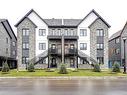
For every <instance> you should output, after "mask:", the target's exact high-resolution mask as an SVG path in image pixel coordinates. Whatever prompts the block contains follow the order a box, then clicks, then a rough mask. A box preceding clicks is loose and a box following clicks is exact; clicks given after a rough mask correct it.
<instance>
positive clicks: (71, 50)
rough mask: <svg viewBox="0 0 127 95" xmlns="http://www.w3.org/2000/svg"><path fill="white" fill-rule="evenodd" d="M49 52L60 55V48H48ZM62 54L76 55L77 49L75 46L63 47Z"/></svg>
mask: <svg viewBox="0 0 127 95" xmlns="http://www.w3.org/2000/svg"><path fill="white" fill-rule="evenodd" d="M49 54H51V55H62V51H61V49H58V48H55V49H53V48H49ZM64 54H65V55H76V54H77V49H76V48H67V49H64Z"/></svg>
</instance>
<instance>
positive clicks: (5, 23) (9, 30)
mask: <svg viewBox="0 0 127 95" xmlns="http://www.w3.org/2000/svg"><path fill="white" fill-rule="evenodd" d="M0 23H2V25H3V27H4V28H5V30H6V31H7V33H8V35H9V36H10V38H11V39H12V35H13V36H14V37H15V40H17V37H16V36H15V33H14V31H13V29H12V28H11V25H10V23H9V21H8V20H7V19H0Z"/></svg>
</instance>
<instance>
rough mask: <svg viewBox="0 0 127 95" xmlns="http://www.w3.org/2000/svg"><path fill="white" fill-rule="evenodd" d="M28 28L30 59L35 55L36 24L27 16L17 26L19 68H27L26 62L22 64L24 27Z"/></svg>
mask: <svg viewBox="0 0 127 95" xmlns="http://www.w3.org/2000/svg"><path fill="white" fill-rule="evenodd" d="M24 28H27V29H29V30H30V33H29V59H32V58H34V57H35V37H36V36H35V25H33V23H32V22H31V21H30V20H29V19H27V18H25V19H24V20H23V21H22V22H21V23H20V24H19V25H18V27H17V38H18V40H17V44H18V46H17V57H18V67H19V69H25V68H26V64H22V47H23V46H22V29H24Z"/></svg>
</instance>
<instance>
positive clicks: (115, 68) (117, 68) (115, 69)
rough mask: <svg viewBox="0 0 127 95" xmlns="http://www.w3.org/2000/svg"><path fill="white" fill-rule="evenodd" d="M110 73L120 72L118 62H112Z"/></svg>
mask: <svg viewBox="0 0 127 95" xmlns="http://www.w3.org/2000/svg"><path fill="white" fill-rule="evenodd" d="M112 72H120V65H119V63H118V62H114V64H113V68H112Z"/></svg>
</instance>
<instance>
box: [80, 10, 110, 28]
mask: <svg viewBox="0 0 127 95" xmlns="http://www.w3.org/2000/svg"><path fill="white" fill-rule="evenodd" d="M91 13H94V14H95V15H96V16H97V17H98V18H100V19H101V20H102V21H103V22H104V23H105V24H106V25H107V26H108V28H110V27H111V26H110V25H109V24H108V23H107V22H106V21H105V20H104V19H103V18H102V17H101V16H100V15H99V14H98V13H97V12H96V11H95V10H94V9H93V10H91V11H90V12H89V13H88V14H87V15H86V16H85V17H84V18H83V19H82V20H81V22H80V23H82V21H84V20H85V19H86V18H87V17H88V16H89V15H90V14H91ZM80 23H79V24H80ZM79 24H78V25H79Z"/></svg>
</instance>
